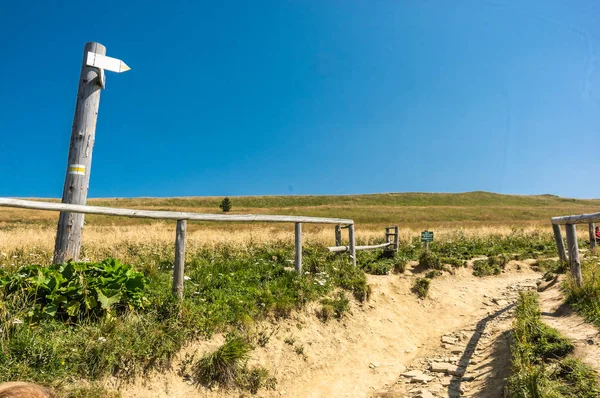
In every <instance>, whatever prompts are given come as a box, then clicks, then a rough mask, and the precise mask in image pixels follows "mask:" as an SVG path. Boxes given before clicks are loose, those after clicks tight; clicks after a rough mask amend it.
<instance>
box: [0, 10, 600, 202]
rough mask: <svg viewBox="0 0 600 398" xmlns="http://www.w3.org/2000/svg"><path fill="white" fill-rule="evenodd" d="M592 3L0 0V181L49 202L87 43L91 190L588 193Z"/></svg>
mask: <svg viewBox="0 0 600 398" xmlns="http://www.w3.org/2000/svg"><path fill="white" fill-rule="evenodd" d="M599 17H600V3H598V2H595V1H541V0H540V1H517V0H505V1H502V0H489V1H483V0H471V1H466V0H456V1H441V0H439V1H400V0H397V1H395V0H364V1H333V0H319V1H317V0H313V1H308V0H294V1H286V0H273V1H266V0H264V1H263V0H259V1H218V2H214V1H210V2H209V1H187V2H184V1H169V2H162V1H160V2H158V1H153V0H150V1H118V2H117V1H103V2H85V3H84V2H70V1H55V0H47V1H1V2H0V49H1V50H2V51H1V53H0V54H1V55H0V57H1V58H0V59H1V60H2V62H1V64H0V79H1V81H0V132H1V138H2V139H1V140H0V176H1V177H2V180H3V181H2V184H0V196H35V197H59V196H60V195H61V193H62V185H63V181H64V173H65V168H66V161H67V151H68V145H69V136H70V129H71V123H72V120H73V112H74V106H75V96H76V92H77V82H78V75H79V69H80V64H81V58H82V51H83V45H84V43H85V42H86V41H97V42H100V43H102V44H104V45H105V46H106V47H107V55H109V56H113V57H117V58H121V59H123V60H124V61H125V62H126V63H127V64H128V65H129V66H130V67H131V68H132V70H131V71H130V72H127V73H124V74H120V75H117V74H108V75H107V87H106V90H105V91H103V92H102V94H101V101H100V111H99V118H98V126H97V130H96V145H95V148H94V155H93V162H92V172H91V182H90V192H89V195H90V197H115V196H119V197H128V196H187V195H262V194H343V193H373V192H404V191H424V192H463V191H472V190H486V191H493V192H501V193H518V194H538V193H539V194H541V193H552V194H558V195H561V196H572V197H600V184H598V182H597V181H598V175H599V172H600V167H599V165H600V162H598V159H599V157H600V150H599V149H598V148H600V145H599V139H600V70H598V68H599V67H600V64H599V62H600V41H599V38H600V24H599V23H598V22H599Z"/></svg>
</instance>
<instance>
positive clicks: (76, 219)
mask: <svg viewBox="0 0 600 398" xmlns="http://www.w3.org/2000/svg"><path fill="white" fill-rule="evenodd" d="M90 54H91V56H90ZM105 54H106V47H104V46H103V45H102V44H100V43H86V44H85V48H84V51H83V62H82V65H81V75H80V77H79V88H78V91H77V103H76V105H75V116H74V118H73V126H72V128H71V143H70V145H69V156H68V161H67V173H66V176H65V185H64V187H63V194H62V203H69V204H77V205H85V202H86V200H87V194H88V187H89V185H90V168H91V166H92V149H93V148H94V139H95V134H96V120H97V118H98V107H99V105H100V91H101V90H102V88H104V83H105V80H104V68H106V69H107V70H113V69H114V68H113V65H112V64H111V63H107V61H106V60H107V59H108V60H114V58H109V57H105ZM96 57H97V58H96ZM116 61H118V60H116ZM119 62H121V61H119ZM113 63H114V62H113ZM121 63H122V62H121ZM122 64H123V65H125V64H124V63H122ZM125 68H127V69H124V68H123V71H124V70H128V67H127V65H125ZM83 221H84V215H83V214H76V213H68V212H64V211H63V212H61V213H60V216H59V219H58V228H57V231H56V242H55V245H54V258H53V259H52V262H53V263H54V264H60V263H63V262H65V260H68V259H70V258H72V259H74V260H77V259H78V258H79V251H80V248H81V232H82V229H83Z"/></svg>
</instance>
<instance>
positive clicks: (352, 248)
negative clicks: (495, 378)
mask: <svg viewBox="0 0 600 398" xmlns="http://www.w3.org/2000/svg"><path fill="white" fill-rule="evenodd" d="M348 240H349V241H350V242H349V243H348V245H349V246H350V257H351V258H352V265H354V266H355V267H356V239H355V236H354V224H350V225H349V226H348Z"/></svg>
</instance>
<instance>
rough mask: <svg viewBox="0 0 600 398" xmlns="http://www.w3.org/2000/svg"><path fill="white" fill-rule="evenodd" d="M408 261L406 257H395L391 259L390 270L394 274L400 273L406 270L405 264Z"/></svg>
mask: <svg viewBox="0 0 600 398" xmlns="http://www.w3.org/2000/svg"><path fill="white" fill-rule="evenodd" d="M407 263H408V259H407V258H406V257H396V258H394V261H393V263H392V264H393V267H392V270H393V271H394V273H396V274H402V273H404V271H406V264H407Z"/></svg>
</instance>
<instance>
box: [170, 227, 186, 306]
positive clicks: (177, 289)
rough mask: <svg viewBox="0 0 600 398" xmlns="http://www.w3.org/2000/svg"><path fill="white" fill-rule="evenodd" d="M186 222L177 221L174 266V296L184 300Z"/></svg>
mask: <svg viewBox="0 0 600 398" xmlns="http://www.w3.org/2000/svg"><path fill="white" fill-rule="evenodd" d="M186 227H187V221H186V220H177V230H176V232H175V262H174V264H173V295H174V296H175V297H177V298H180V299H181V298H183V283H184V282H183V281H184V275H185V274H184V272H185V232H186Z"/></svg>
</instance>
